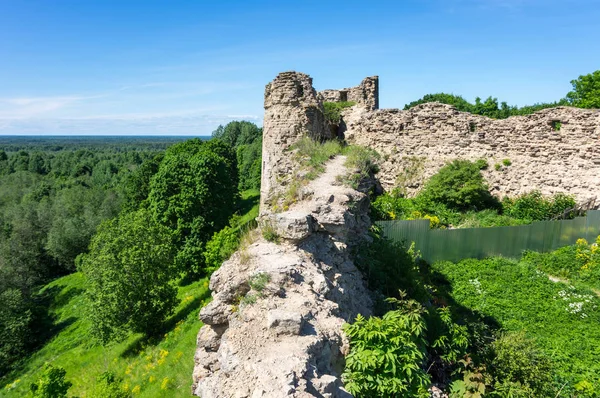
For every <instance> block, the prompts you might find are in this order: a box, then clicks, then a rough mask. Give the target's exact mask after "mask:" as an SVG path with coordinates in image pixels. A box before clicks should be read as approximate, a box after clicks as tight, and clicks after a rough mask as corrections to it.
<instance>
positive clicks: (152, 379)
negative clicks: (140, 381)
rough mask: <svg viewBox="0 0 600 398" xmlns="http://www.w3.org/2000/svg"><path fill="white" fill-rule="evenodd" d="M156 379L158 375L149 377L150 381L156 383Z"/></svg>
mask: <svg viewBox="0 0 600 398" xmlns="http://www.w3.org/2000/svg"><path fill="white" fill-rule="evenodd" d="M155 381H156V377H154V376H150V377H148V383H154V382H155Z"/></svg>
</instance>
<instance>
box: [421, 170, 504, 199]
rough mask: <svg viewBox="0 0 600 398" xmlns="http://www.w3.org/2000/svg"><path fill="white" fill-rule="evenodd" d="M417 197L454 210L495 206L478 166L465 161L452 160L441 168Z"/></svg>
mask: <svg viewBox="0 0 600 398" xmlns="http://www.w3.org/2000/svg"><path fill="white" fill-rule="evenodd" d="M419 196H420V197H421V198H422V199H423V200H425V201H427V202H429V203H440V204H443V205H445V206H447V207H448V208H449V209H454V210H468V209H479V210H483V209H488V208H496V207H498V203H497V200H496V199H495V198H494V197H493V196H492V195H491V194H490V192H489V191H488V187H487V185H486V184H485V182H484V179H483V176H482V175H481V172H480V170H479V167H478V166H477V165H476V164H475V163H472V162H470V161H468V160H454V161H453V162H452V163H449V164H447V165H446V166H444V167H442V168H441V169H440V171H438V173H437V174H435V175H434V176H432V177H431V179H430V180H429V181H428V182H427V184H425V187H424V188H423V191H422V192H421V193H420V194H419Z"/></svg>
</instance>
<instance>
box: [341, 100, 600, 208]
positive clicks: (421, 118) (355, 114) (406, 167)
mask: <svg viewBox="0 0 600 398" xmlns="http://www.w3.org/2000/svg"><path fill="white" fill-rule="evenodd" d="M343 118H344V122H345V125H346V128H347V130H346V131H345V133H344V134H345V138H346V140H347V141H348V142H350V143H353V144H358V145H364V146H368V147H371V148H374V149H375V150H377V151H378V152H379V153H380V154H381V155H382V161H381V171H380V172H379V174H378V177H379V179H380V182H381V183H382V185H383V186H384V188H385V189H388V190H389V189H391V188H393V187H395V186H398V185H404V186H403V187H402V188H405V189H406V190H407V191H408V193H409V194H410V193H415V192H417V191H418V189H419V188H420V187H421V186H422V185H423V182H425V181H426V180H427V179H428V178H429V177H430V176H431V175H433V174H435V173H436V172H437V171H438V170H439V169H440V167H442V166H443V165H444V164H445V163H447V162H449V161H451V160H453V159H457V158H462V159H469V160H477V159H485V160H486V161H487V162H488V164H489V167H488V168H487V170H484V172H483V174H484V176H485V178H486V180H487V181H488V184H489V186H490V189H491V192H492V193H493V194H495V195H497V196H499V197H503V196H515V195H519V194H523V193H526V192H530V191H532V190H540V191H541V192H542V193H544V194H554V193H557V192H565V193H568V194H572V195H575V197H576V199H577V200H578V201H579V202H583V201H585V200H586V199H588V198H592V197H597V198H598V199H600V110H588V109H578V108H571V107H557V108H551V109H544V110H541V111H539V112H536V113H534V114H532V115H527V116H514V117H510V118H508V119H501V120H494V119H490V118H487V117H484V116H479V115H473V114H470V113H465V112H459V111H458V110H456V108H454V107H453V106H450V105H444V104H440V103H426V104H421V105H419V106H416V107H414V108H411V109H409V110H407V111H401V110H398V109H384V110H377V111H373V112H368V111H365V110H364V109H360V108H358V107H353V108H352V109H349V110H347V111H346V112H345V113H344V114H343ZM505 159H507V160H508V161H510V165H508V166H506V165H504V164H503V161H504V160H505ZM507 163H509V162H507ZM496 165H498V166H496ZM415 166H418V167H415ZM497 168H498V169H497ZM411 174H412V175H411Z"/></svg>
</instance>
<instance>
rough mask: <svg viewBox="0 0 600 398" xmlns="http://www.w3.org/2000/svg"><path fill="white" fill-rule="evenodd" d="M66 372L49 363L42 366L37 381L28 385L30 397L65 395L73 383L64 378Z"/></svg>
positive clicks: (60, 397) (55, 397) (60, 396)
mask: <svg viewBox="0 0 600 398" xmlns="http://www.w3.org/2000/svg"><path fill="white" fill-rule="evenodd" d="M66 375H67V372H66V371H65V370H64V369H63V368H61V367H54V366H52V365H51V364H46V365H45V366H44V372H43V373H42V375H41V377H40V378H39V379H38V381H37V383H32V384H31V387H30V397H31V398H63V397H66V396H67V391H68V390H69V388H71V386H72V385H73V384H72V383H71V382H70V381H66V380H65V376H66Z"/></svg>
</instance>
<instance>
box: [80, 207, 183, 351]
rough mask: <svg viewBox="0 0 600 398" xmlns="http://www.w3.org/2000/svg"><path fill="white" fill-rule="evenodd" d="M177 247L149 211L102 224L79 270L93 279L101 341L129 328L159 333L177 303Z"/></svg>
mask: <svg viewBox="0 0 600 398" xmlns="http://www.w3.org/2000/svg"><path fill="white" fill-rule="evenodd" d="M174 250H175V248H174V247H173V244H172V242H171V234H170V232H169V230H168V229H167V228H166V227H164V226H162V225H160V224H158V223H156V222H154V221H153V219H152V216H151V215H150V214H149V212H148V211H147V210H144V209H141V210H138V211H137V212H135V213H129V214H126V215H123V216H122V217H121V218H119V219H116V220H109V221H106V222H104V223H102V224H101V225H100V227H99V228H98V232H97V234H96V235H95V236H94V238H93V239H92V242H91V244H90V253H89V254H87V255H84V256H83V257H81V258H80V260H79V261H80V264H79V268H80V270H81V271H82V272H83V273H84V274H85V277H86V279H87V283H88V289H87V296H88V299H89V304H90V308H89V317H90V320H91V323H92V333H93V334H94V336H95V337H97V338H98V339H99V340H100V341H101V342H103V343H107V342H108V341H110V340H112V339H115V338H118V337H121V336H122V335H124V334H125V333H126V332H128V331H133V332H140V333H147V334H154V333H156V332H157V331H158V330H160V327H161V325H162V321H163V320H164V319H166V317H167V316H169V315H170V314H171V313H172V312H173V309H174V308H175V305H176V304H177V289H176V288H175V287H174V286H173V283H172V280H173V279H174V278H176V277H177V276H178V274H177V273H176V272H175V271H176V270H175V267H174V266H173V255H174Z"/></svg>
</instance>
